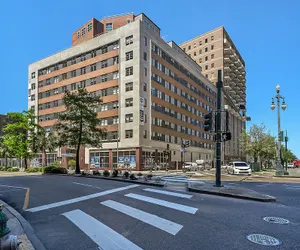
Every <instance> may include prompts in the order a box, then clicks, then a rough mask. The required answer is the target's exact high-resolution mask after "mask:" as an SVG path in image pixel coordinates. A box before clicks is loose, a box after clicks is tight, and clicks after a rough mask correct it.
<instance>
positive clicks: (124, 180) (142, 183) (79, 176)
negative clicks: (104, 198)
mask: <svg viewBox="0 0 300 250" xmlns="http://www.w3.org/2000/svg"><path fill="white" fill-rule="evenodd" d="M44 175H56V176H57V175H59V176H68V177H78V178H91V179H100V180H108V181H119V182H127V183H134V184H141V185H148V186H153V187H164V186H165V184H160V183H151V182H139V181H134V180H126V179H117V178H110V177H101V176H93V175H91V176H88V175H78V176H76V175H68V174H44Z"/></svg>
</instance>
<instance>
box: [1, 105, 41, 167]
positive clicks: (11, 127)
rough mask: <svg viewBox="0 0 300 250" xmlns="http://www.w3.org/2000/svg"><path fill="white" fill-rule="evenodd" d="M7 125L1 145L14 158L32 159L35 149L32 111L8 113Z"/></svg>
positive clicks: (35, 141) (35, 140)
mask: <svg viewBox="0 0 300 250" xmlns="http://www.w3.org/2000/svg"><path fill="white" fill-rule="evenodd" d="M7 116H8V120H9V122H8V124H6V126H5V128H4V129H3V130H4V132H5V135H4V139H3V144H4V145H5V146H6V147H7V149H8V151H9V152H11V153H12V154H13V155H14V156H15V157H18V158H20V159H21V160H22V159H24V160H25V169H27V160H28V159H30V158H32V157H33V156H34V154H35V152H36V149H37V137H36V134H35V133H36V128H37V126H38V125H37V124H36V123H35V119H36V117H35V115H34V111H33V110H28V111H23V112H22V113H20V112H14V113H8V114H7Z"/></svg>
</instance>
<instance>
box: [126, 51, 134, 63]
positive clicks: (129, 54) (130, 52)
mask: <svg viewBox="0 0 300 250" xmlns="http://www.w3.org/2000/svg"><path fill="white" fill-rule="evenodd" d="M132 59H133V51H129V52H126V61H129V60H132Z"/></svg>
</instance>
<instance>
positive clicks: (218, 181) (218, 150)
mask: <svg viewBox="0 0 300 250" xmlns="http://www.w3.org/2000/svg"><path fill="white" fill-rule="evenodd" d="M222 89H223V82H222V70H220V69H219V70H218V82H217V112H216V113H217V115H216V131H215V132H216V184H215V186H216V187H221V186H222V184H221V139H222V138H221V137H222V131H221V128H222V126H221V125H222V124H221V123H222V119H221V112H222Z"/></svg>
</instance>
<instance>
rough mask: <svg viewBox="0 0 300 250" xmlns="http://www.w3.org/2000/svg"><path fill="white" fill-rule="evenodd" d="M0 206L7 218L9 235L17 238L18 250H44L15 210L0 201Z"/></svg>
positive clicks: (27, 224) (28, 225)
mask: <svg viewBox="0 0 300 250" xmlns="http://www.w3.org/2000/svg"><path fill="white" fill-rule="evenodd" d="M0 204H3V212H4V213H5V215H6V216H7V218H8V221H7V227H8V228H9V229H10V230H11V231H10V233H9V235H15V236H17V237H18V241H19V242H21V244H20V245H19V249H20V250H35V249H36V250H46V248H45V247H44V245H43V244H42V243H41V242H40V240H39V239H38V238H37V237H36V235H35V234H34V231H33V229H32V227H31V226H30V224H29V223H28V222H27V221H26V220H25V219H24V218H23V216H22V215H21V214H19V213H18V212H17V211H16V210H15V209H13V208H12V207H11V206H9V205H8V204H6V203H5V202H4V201H2V200H0Z"/></svg>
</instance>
